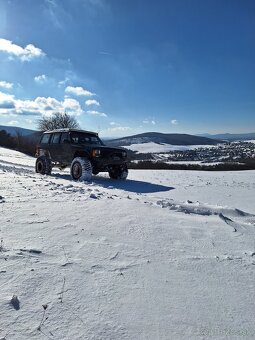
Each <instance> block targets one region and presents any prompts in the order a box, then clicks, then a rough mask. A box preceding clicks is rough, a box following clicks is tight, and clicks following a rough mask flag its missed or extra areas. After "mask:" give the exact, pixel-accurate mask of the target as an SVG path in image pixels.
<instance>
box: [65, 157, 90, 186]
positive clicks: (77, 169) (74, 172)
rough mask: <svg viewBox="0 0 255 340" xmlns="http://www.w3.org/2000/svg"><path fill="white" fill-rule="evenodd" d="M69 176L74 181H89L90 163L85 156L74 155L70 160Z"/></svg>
mask: <svg viewBox="0 0 255 340" xmlns="http://www.w3.org/2000/svg"><path fill="white" fill-rule="evenodd" d="M70 172H71V177H72V179H74V180H75V181H78V180H79V181H90V180H91V177H92V165H91V163H90V161H89V160H88V159H87V158H82V157H76V158H74V160H73V161H72V164H71V168H70Z"/></svg>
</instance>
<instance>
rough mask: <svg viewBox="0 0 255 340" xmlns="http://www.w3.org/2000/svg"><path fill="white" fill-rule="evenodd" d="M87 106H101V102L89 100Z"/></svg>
mask: <svg viewBox="0 0 255 340" xmlns="http://www.w3.org/2000/svg"><path fill="white" fill-rule="evenodd" d="M85 104H86V105H87V106H90V105H96V106H100V104H99V102H98V101H97V100H95V99H88V100H86V101H85Z"/></svg>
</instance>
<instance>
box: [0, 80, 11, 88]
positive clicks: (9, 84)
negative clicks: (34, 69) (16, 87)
mask: <svg viewBox="0 0 255 340" xmlns="http://www.w3.org/2000/svg"><path fill="white" fill-rule="evenodd" d="M0 87H3V88H5V89H7V90H9V89H12V87H13V83H8V82H7V81H0Z"/></svg>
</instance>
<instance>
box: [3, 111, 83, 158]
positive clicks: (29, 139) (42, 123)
mask: <svg viewBox="0 0 255 340" xmlns="http://www.w3.org/2000/svg"><path fill="white" fill-rule="evenodd" d="M37 127H38V131H37V132H35V133H33V134H31V135H27V136H23V135H22V133H21V132H20V131H19V130H17V131H16V133H15V135H14V136H13V135H11V134H10V133H8V132H7V131H5V130H1V131H0V146H3V147H6V148H9V149H14V150H17V151H20V152H23V153H26V154H27V155H30V156H34V155H35V149H36V145H37V143H38V142H39V140H40V137H41V135H42V133H43V132H44V131H49V130H55V129H63V128H72V129H78V128H79V124H78V122H77V120H76V119H75V117H73V116H70V115H69V114H67V113H60V112H56V113H54V114H53V115H52V116H50V117H46V116H44V117H42V118H41V119H39V120H38V122H37Z"/></svg>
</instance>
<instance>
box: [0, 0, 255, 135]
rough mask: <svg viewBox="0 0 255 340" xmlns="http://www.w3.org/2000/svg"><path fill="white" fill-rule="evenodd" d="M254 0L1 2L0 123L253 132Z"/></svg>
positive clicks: (121, 130) (105, 130)
mask: <svg viewBox="0 0 255 340" xmlns="http://www.w3.org/2000/svg"><path fill="white" fill-rule="evenodd" d="M254 37H255V1H253V0H251V1H249V0H238V1H237V0H158V1H154V0H36V1H35V0H22V1H21V0H0V65H1V67H0V125H15V126H21V127H26V128H31V129H35V128H36V127H37V121H38V119H39V118H40V116H41V115H48V116H50V115H51V114H52V113H54V112H68V113H70V114H71V115H75V117H76V118H77V120H78V122H79V123H80V125H81V127H82V128H83V129H87V130H95V131H99V132H100V135H101V136H123V135H131V134H135V133H140V132H145V131H159V132H166V133H191V134H197V133H205V132H207V133H221V132H252V131H255V40H254Z"/></svg>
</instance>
